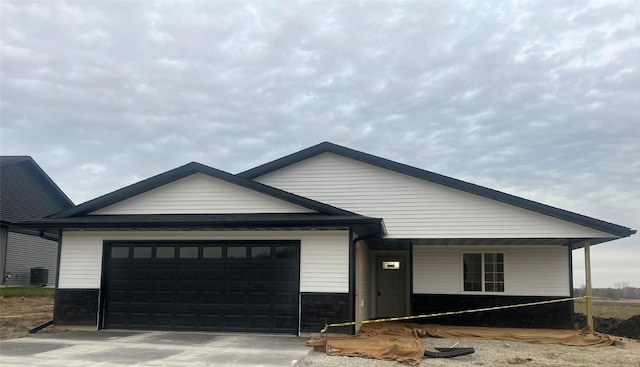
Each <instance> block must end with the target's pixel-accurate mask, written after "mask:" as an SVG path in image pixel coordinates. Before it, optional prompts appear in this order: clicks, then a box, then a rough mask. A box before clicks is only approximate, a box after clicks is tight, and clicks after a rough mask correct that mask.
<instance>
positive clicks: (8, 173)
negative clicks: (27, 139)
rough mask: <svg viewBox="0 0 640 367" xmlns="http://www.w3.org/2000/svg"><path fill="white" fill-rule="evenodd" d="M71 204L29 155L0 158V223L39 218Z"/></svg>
mask: <svg viewBox="0 0 640 367" xmlns="http://www.w3.org/2000/svg"><path fill="white" fill-rule="evenodd" d="M73 206H74V204H73V202H72V201H71V199H69V198H68V197H67V195H65V194H64V192H62V190H60V188H59V187H58V185H56V184H55V182H53V180H51V178H50V177H49V176H48V175H47V174H46V173H45V172H44V170H42V168H40V166H39V165H38V164H37V163H36V162H35V161H34V160H33V158H31V157H30V156H1V157H0V219H1V220H2V223H3V224H13V223H17V222H20V221H24V220H29V219H35V218H42V217H45V216H48V215H51V214H53V213H56V212H59V211H61V210H64V209H67V208H70V207H73Z"/></svg>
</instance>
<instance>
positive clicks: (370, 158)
mask: <svg viewBox="0 0 640 367" xmlns="http://www.w3.org/2000/svg"><path fill="white" fill-rule="evenodd" d="M322 153H333V154H336V155H340V156H343V157H346V158H350V159H354V160H357V161H360V162H364V163H368V164H371V165H374V166H377V167H380V168H384V169H387V170H391V171H395V172H398V173H401V174H405V175H409V176H412V177H415V178H419V179H422V180H425V181H429V182H433V183H436V184H439V185H444V186H447V187H450V188H453V189H457V190H461V191H465V192H468V193H471V194H475V195H479V196H483V197H486V198H489V199H492V200H496V201H499V202H503V203H506V204H509V205H514V206H517V207H520V208H523V209H526V210H530V211H533V212H537V213H540V214H544V215H547V216H550V217H554V218H557V219H561V220H565V221H568V222H572V223H575V224H578V225H581V226H584V227H588V228H592V229H595V230H598V231H602V232H606V233H611V234H613V235H615V236H619V237H628V236H630V235H632V234H634V233H636V231H635V230H632V229H630V228H627V227H624V226H620V225H617V224H613V223H609V222H605V221H602V220H599V219H595V218H591V217H588V216H585V215H581V214H577V213H574V212H570V211H567V210H564V209H559V208H556V207H553V206H550V205H546V204H542V203H538V202H535V201H532V200H528V199H524V198H521V197H518V196H515V195H511V194H507V193H504V192H501V191H497V190H493V189H490V188H487V187H484V186H480V185H476V184H472V183H469V182H465V181H462V180H458V179H455V178H452V177H448V176H444V175H440V174H438V173H434V172H430V171H426V170H423V169H420V168H416V167H413V166H409V165H406V164H403V163H398V162H394V161H391V160H389V159H385V158H381V157H377V156H374V155H371V154H368V153H364V152H360V151H357V150H354V149H350V148H346V147H343V146H340V145H336V144H333V143H329V142H323V143H320V144H318V145H315V146H312V147H309V148H307V149H303V150H301V151H299V152H296V153H293V154H290V155H287V156H285V157H282V158H279V159H276V160H274V161H271V162H269V163H265V164H263V165H260V166H257V167H255V168H252V169H249V170H247V171H244V172H241V173H239V174H238V175H237V176H239V177H243V178H246V179H251V180H252V179H255V178H257V177H260V176H263V175H265V174H268V173H270V172H274V171H276V170H279V169H281V168H284V167H287V166H290V165H292V164H295V163H298V162H301V161H303V160H306V159H309V158H311V157H314V156H317V155H319V154H322Z"/></svg>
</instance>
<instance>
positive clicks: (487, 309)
mask: <svg viewBox="0 0 640 367" xmlns="http://www.w3.org/2000/svg"><path fill="white" fill-rule="evenodd" d="M587 298H588V296H581V297H570V298H560V299H554V300H550V301H538V302H529V303H519V304H515V305H507V306H496V307H485V308H476V309H472V310H463V311H449V312H438V313H431V314H427V315H416V316H401V317H388V318H386V319H375V320H362V321H352V322H341V323H338V324H328V325H325V327H324V328H323V329H322V330H320V333H326V332H327V329H329V328H330V327H339V326H352V325H362V324H373V323H376V322H386V321H403V320H414V319H423V318H427V317H437V316H450V315H460V314H463V313H472V312H484V311H494V310H504V309H507V308H517V307H527V306H537V305H545V304H548V303H558V302H567V301H574V300H579V299H587Z"/></svg>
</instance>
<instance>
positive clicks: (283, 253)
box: [276, 246, 297, 259]
mask: <svg viewBox="0 0 640 367" xmlns="http://www.w3.org/2000/svg"><path fill="white" fill-rule="evenodd" d="M296 256H297V253H296V248H295V247H294V246H278V247H276V259H293V258H295V257H296Z"/></svg>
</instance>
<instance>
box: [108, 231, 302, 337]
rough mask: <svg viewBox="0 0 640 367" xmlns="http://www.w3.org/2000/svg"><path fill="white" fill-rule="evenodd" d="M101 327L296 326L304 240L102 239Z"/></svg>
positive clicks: (268, 329) (273, 329) (276, 329)
mask: <svg viewBox="0 0 640 367" xmlns="http://www.w3.org/2000/svg"><path fill="white" fill-rule="evenodd" d="M104 254H105V258H104V269H105V270H106V271H105V272H104V273H103V274H104V277H103V286H102V294H103V296H102V299H101V301H102V318H101V325H102V327H103V328H117V329H153V330H203V331H204V330H206V331H239V332H259V333H288V334H297V332H298V294H299V283H300V279H299V274H300V271H299V269H300V242H299V241H188V242H186V241H181V242H175V241H174V242H162V241H135V242H132V241H127V242H121V241H119V242H113V241H109V242H105V251H104Z"/></svg>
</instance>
